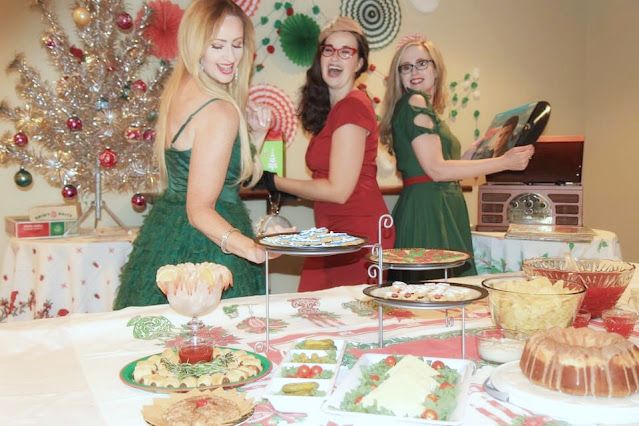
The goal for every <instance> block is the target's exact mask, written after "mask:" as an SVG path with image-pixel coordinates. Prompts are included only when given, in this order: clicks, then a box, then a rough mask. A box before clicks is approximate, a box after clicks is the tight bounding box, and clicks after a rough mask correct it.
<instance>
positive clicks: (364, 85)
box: [357, 83, 368, 90]
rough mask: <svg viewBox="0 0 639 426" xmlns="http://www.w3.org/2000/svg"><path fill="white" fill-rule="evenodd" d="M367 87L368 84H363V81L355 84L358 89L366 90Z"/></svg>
mask: <svg viewBox="0 0 639 426" xmlns="http://www.w3.org/2000/svg"><path fill="white" fill-rule="evenodd" d="M367 87H368V86H367V85H366V84H364V83H359V84H358V85H357V88H358V89H359V90H366V88H367Z"/></svg>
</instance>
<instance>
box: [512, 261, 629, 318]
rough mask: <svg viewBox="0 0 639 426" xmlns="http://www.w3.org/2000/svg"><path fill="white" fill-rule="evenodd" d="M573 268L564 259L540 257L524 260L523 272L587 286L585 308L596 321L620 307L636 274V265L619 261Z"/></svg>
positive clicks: (583, 263) (578, 263)
mask: <svg viewBox="0 0 639 426" xmlns="http://www.w3.org/2000/svg"><path fill="white" fill-rule="evenodd" d="M569 266H570V265H568V261H567V260H566V259H564V258H559V257H538V258H534V259H526V260H524V264H523V270H524V274H526V276H528V277H534V276H542V277H548V278H550V279H551V280H568V279H570V280H574V281H576V282H578V283H581V284H583V285H584V286H585V287H586V296H585V297H584V302H583V304H582V306H581V308H582V309H586V310H588V311H590V313H591V314H592V317H593V318H596V317H599V316H601V313H602V312H603V311H604V310H606V309H610V308H612V307H613V306H615V305H616V304H617V302H618V301H619V298H620V297H621V295H622V294H623V292H624V290H625V289H626V287H628V284H629V283H630V280H631V279H632V275H633V274H634V272H635V265H633V264H632V263H628V262H622V261H619V260H604V259H582V260H574V264H573V266H572V268H569ZM575 268H576V271H575V270H574V269H575Z"/></svg>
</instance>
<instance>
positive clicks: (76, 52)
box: [69, 46, 84, 62]
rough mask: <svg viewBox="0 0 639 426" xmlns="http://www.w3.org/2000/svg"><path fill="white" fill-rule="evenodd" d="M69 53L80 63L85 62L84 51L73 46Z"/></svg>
mask: <svg viewBox="0 0 639 426" xmlns="http://www.w3.org/2000/svg"><path fill="white" fill-rule="evenodd" d="M69 52H71V54H72V55H73V56H75V57H76V58H78V62H82V61H84V51H83V50H82V49H80V48H78V47H75V46H71V47H70V48H69Z"/></svg>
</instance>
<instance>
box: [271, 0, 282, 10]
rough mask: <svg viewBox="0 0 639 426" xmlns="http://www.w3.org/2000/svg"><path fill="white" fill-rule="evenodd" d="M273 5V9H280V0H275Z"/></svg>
mask: <svg viewBox="0 0 639 426" xmlns="http://www.w3.org/2000/svg"><path fill="white" fill-rule="evenodd" d="M273 6H275V10H280V9H281V8H282V2H279V1H278V2H275V4H274V5H273Z"/></svg>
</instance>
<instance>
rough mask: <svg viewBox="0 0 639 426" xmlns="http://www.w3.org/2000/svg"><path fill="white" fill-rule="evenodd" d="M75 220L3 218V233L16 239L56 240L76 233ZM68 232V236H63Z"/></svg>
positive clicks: (22, 217) (24, 217) (25, 217)
mask: <svg viewBox="0 0 639 426" xmlns="http://www.w3.org/2000/svg"><path fill="white" fill-rule="evenodd" d="M77 223H78V221H77V220H42V221H32V220H29V218H28V217H27V216H9V217H5V218H4V225H5V231H6V232H7V234H8V235H9V236H11V237H16V238H56V237H58V238H59V237H64V236H66V235H75V234H77V233H78V227H77V226H76V225H77ZM67 231H69V233H68V234H65V233H66V232H67Z"/></svg>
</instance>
